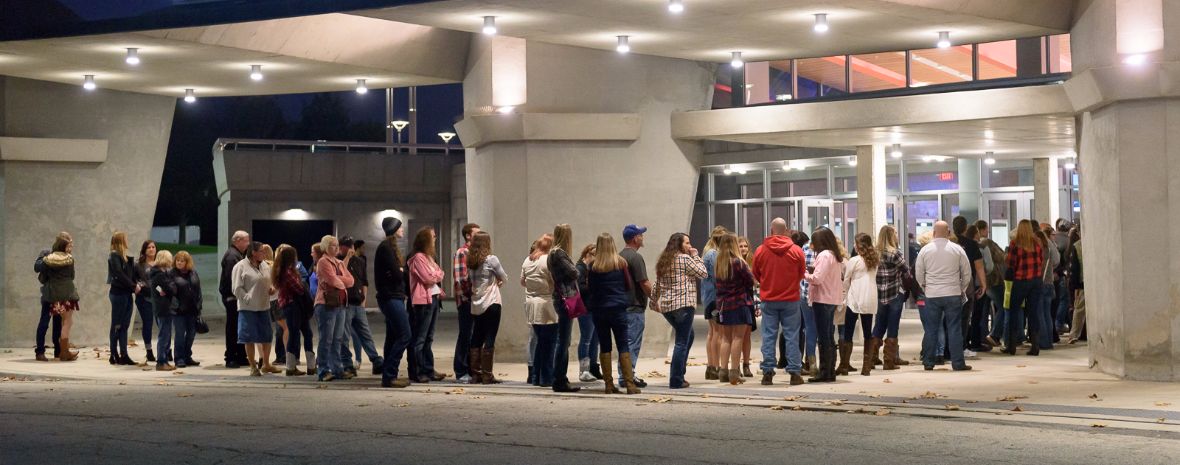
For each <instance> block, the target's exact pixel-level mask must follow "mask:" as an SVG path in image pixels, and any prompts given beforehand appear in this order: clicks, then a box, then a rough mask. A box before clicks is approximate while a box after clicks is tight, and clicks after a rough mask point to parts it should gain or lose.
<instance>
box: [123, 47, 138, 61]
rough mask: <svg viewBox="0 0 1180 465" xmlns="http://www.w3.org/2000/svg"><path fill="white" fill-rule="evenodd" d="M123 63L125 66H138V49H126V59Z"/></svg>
mask: <svg viewBox="0 0 1180 465" xmlns="http://www.w3.org/2000/svg"><path fill="white" fill-rule="evenodd" d="M123 61H126V62H127V64H129V65H131V66H135V65H138V64H139V49H138V48H135V47H129V48H127V58H125V59H124V60H123Z"/></svg>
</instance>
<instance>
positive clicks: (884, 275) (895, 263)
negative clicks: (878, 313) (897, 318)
mask: <svg viewBox="0 0 1180 465" xmlns="http://www.w3.org/2000/svg"><path fill="white" fill-rule="evenodd" d="M906 273H909V267H908V266H906V264H905V259H904V258H902V256H901V251H900V250H894V251H893V253H889V254H883V255H881V264H880V265H877V302H878V303H880V304H881V305H886V304H888V303H889V302H892V301H893V299H895V298H897V296H898V295H901V294H902V293H904V292H905V289H904V288H903V287H902V282H901V278H902V276H904V275H905V274H906Z"/></svg>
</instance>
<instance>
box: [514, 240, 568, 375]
mask: <svg viewBox="0 0 1180 465" xmlns="http://www.w3.org/2000/svg"><path fill="white" fill-rule="evenodd" d="M536 244H537V247H536V250H534V251H533V252H532V253H530V254H529V256H528V257H527V258H525V260H524V263H522V264H521V266H520V285H521V287H524V313H525V322H526V323H528V324H529V325H531V326H532V327H533V334H535V335H536V338H537V349H536V352H535V353H534V357H533V366H534V367H535V369H536V376H535V377H534V378H533V385H534V386H540V387H553V364H554V361H553V356H554V353H555V352H556V351H557V330H558V326H559V325H558V324H557V310H556V308H554V306H553V292H554V290H553V277H552V275H551V273H550V272H549V265H548V262H549V250H550V249H552V248H553V237H552V236H550V235H548V234H545V235H542V236H541V238H540V239H537V242H536Z"/></svg>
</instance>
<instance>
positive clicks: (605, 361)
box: [598, 352, 631, 394]
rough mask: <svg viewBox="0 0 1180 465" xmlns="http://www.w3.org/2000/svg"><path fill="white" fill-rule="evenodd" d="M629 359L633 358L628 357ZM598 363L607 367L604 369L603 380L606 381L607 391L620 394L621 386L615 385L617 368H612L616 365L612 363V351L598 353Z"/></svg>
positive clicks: (607, 392)
mask: <svg viewBox="0 0 1180 465" xmlns="http://www.w3.org/2000/svg"><path fill="white" fill-rule="evenodd" d="M627 360H628V361H630V360H631V359H630V358H627ZM598 364H599V366H602V367H603V368H606V370H602V382H603V383H606V391H605V393H606V394H618V393H619V388H617V387H615V379H614V372H615V370H612V369H611V368H613V367H614V365H611V356H610V352H607V353H605V354H598Z"/></svg>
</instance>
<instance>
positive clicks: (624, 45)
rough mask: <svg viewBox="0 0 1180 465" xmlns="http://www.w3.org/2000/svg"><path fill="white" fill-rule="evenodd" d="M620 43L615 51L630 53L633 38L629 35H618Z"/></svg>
mask: <svg viewBox="0 0 1180 465" xmlns="http://www.w3.org/2000/svg"><path fill="white" fill-rule="evenodd" d="M618 37H619V43H618V45H615V51H617V52H619V53H628V52H630V51H631V39H630V38H629V37H627V36H618Z"/></svg>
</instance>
